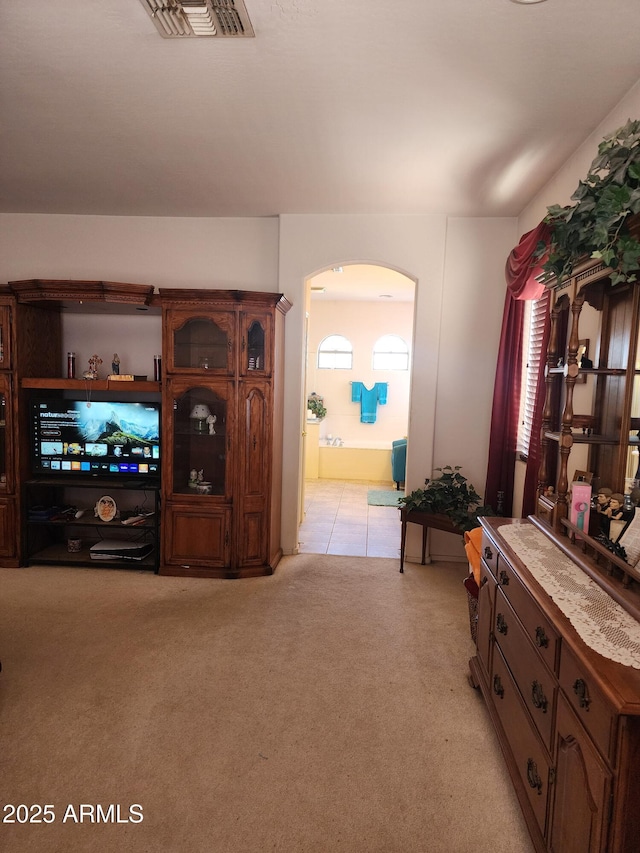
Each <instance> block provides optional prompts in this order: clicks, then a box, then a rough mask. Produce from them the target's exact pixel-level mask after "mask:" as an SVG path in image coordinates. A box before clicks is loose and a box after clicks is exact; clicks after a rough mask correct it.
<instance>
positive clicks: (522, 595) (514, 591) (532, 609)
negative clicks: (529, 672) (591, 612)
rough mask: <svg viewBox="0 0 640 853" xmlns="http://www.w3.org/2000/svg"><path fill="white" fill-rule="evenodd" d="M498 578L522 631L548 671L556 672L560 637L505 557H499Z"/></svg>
mask: <svg viewBox="0 0 640 853" xmlns="http://www.w3.org/2000/svg"><path fill="white" fill-rule="evenodd" d="M497 581H498V585H499V587H500V589H501V590H502V591H503V592H504V594H505V596H506V597H507V598H508V599H509V601H510V603H511V605H512V607H513V609H514V610H515V611H516V613H517V614H518V617H519V618H520V621H521V622H522V625H523V627H524V630H525V631H526V633H527V635H528V636H529V637H530V638H531V642H532V643H533V644H534V646H535V647H536V649H537V650H538V653H539V654H540V657H541V658H542V660H544V662H545V663H546V665H547V666H548V667H549V669H550V670H551V672H553V673H555V674H556V675H557V674H558V664H559V661H560V637H559V636H558V633H557V632H556V630H555V628H554V627H553V626H552V624H551V622H549V620H548V619H547V618H546V616H544V615H543V613H542V611H541V610H540V608H539V607H538V605H537V604H536V603H535V601H534V600H533V599H532V598H531V595H530V594H529V592H528V591H527V590H526V589H525V587H524V586H523V585H522V582H521V581H520V579H519V578H518V576H517V574H516V573H515V572H514V571H513V569H512V568H511V566H510V565H509V563H507V562H506V560H504V559H500V566H499V569H498V575H497Z"/></svg>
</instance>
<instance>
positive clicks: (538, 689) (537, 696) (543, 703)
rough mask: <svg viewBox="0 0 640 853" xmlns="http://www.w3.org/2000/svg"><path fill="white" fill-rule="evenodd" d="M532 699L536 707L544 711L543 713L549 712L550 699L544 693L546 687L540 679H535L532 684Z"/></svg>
mask: <svg viewBox="0 0 640 853" xmlns="http://www.w3.org/2000/svg"><path fill="white" fill-rule="evenodd" d="M531 701H532V702H533V705H534V707H535V708H537V709H538V710H539V711H542V713H543V714H546V713H547V708H548V706H549V701H548V699H547V697H546V696H545V695H544V689H543V687H542V684H540V682H539V681H534V682H533V683H532V685H531Z"/></svg>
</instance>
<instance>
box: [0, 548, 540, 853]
mask: <svg viewBox="0 0 640 853" xmlns="http://www.w3.org/2000/svg"><path fill="white" fill-rule="evenodd" d="M465 574H466V571H465V567H464V565H460V564H454V563H443V564H435V563H434V564H431V565H429V566H420V565H416V564H408V565H407V566H406V567H405V573H404V574H403V575H401V574H400V573H399V572H398V567H397V560H389V559H370V558H354V557H334V556H317V555H311V554H305V555H299V556H296V557H286V558H284V559H283V560H282V561H281V563H280V566H279V567H278V569H277V571H276V573H275V575H273V576H272V577H268V578H257V579H253V580H243V581H218V580H201V579H193V578H166V577H157V576H155V575H149V574H146V573H142V572H135V571H109V570H105V569H68V568H64V567H60V568H48V567H47V568H44V567H43V568H39V567H33V568H28V569H18V570H7V569H3V570H1V571H0V658H1V659H2V664H3V671H2V673H1V674H0V743H1V752H0V778H1V779H2V786H1V787H2V800H3V804H4V803H14V804H18V803H22V804H43V805H44V804H50V805H51V806H52V809H51V810H50V811H53V812H54V814H55V820H53V821H52V822H51V823H49V824H46V823H39V824H31V823H30V824H17V823H16V824H6V823H5V824H0V848H1V849H3V850H7V851H11V853H54V851H56V853H57V851H60V853H63V851H64V853H76V851H77V853H81V852H82V853H98V851H99V853H129V851H135V853H138V851H139V853H143V851H144V853H147V852H148V853H165V852H166V853H185V851H189V853H261V851H276V853H334V851H344V853H452V852H453V853H495V851H496V850H508V851H510V853H530V851H531V849H532V848H531V846H530V843H529V840H528V835H527V832H526V829H525V827H524V824H523V821H522V818H521V814H520V810H519V807H518V805H517V802H516V799H515V795H514V793H513V791H512V788H511V784H510V781H509V778H508V774H507V771H506V769H505V765H504V762H503V759H502V756H501V753H500V750H499V747H498V744H497V741H496V738H495V736H494V733H493V731H492V729H491V726H490V724H489V721H488V717H487V713H486V710H485V707H484V704H483V701H482V698H481V696H480V695H479V694H478V693H477V692H476V691H474V690H473V689H472V688H471V687H470V686H469V684H468V682H467V672H468V668H467V662H468V659H469V657H470V655H471V654H472V653H473V646H472V643H471V639H470V634H469V623H468V617H467V604H466V597H465V594H464V590H463V587H462V579H463V577H464V575H465ZM81 804H84V805H85V806H86V807H87V809H88V808H89V807H95V806H96V805H97V804H100V805H101V807H102V809H103V812H104V813H106V814H109V812H108V807H109V805H111V804H113V805H114V807H115V806H116V805H119V806H120V816H121V821H126V820H127V818H128V817H129V816H130V814H131V813H130V812H129V809H130V806H131V805H132V804H139V805H140V806H141V807H142V814H143V820H142V821H141V822H138V823H133V822H128V821H127V822H120V823H111V822H110V823H104V822H101V823H93V822H91V821H90V820H89V819H88V815H89V813H90V812H89V811H87V809H85V816H86V817H85V820H84V821H83V822H82V823H78V822H77V817H78V815H79V814H80V805H81ZM69 806H72V807H73V814H74V815H75V816H76V819H75V820H74V818H73V817H72V816H71V815H70V813H69ZM65 813H66V814H67V815H68V817H67V820H66V821H65V820H64V816H65ZM137 813H138V810H134V815H135V814H137ZM111 814H112V816H113V817H114V818H115V815H116V814H117V813H116V812H115V808H114V810H113V811H112V812H111ZM94 815H95V810H94Z"/></svg>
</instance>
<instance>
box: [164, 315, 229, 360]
mask: <svg viewBox="0 0 640 853" xmlns="http://www.w3.org/2000/svg"><path fill="white" fill-rule="evenodd" d="M234 321H235V315H234V314H233V313H227V314H225V313H223V312H219V313H212V314H209V315H207V316H199V317H194V316H192V315H191V314H183V313H182V312H179V311H176V312H172V313H171V319H170V324H171V336H170V342H169V365H168V369H169V371H170V372H172V371H175V372H180V373H182V372H184V371H189V372H192V371H194V372H196V371H197V372H200V371H210V372H212V373H225V374H231V373H233V370H234V359H233V347H234V334H233V329H234Z"/></svg>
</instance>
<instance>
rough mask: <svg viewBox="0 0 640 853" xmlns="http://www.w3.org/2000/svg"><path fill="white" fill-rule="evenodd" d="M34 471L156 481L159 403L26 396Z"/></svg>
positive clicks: (158, 466)
mask: <svg viewBox="0 0 640 853" xmlns="http://www.w3.org/2000/svg"><path fill="white" fill-rule="evenodd" d="M30 415H31V470H32V473H33V474H34V475H42V474H44V475H47V476H52V477H54V476H65V477H66V476H69V477H111V478H118V479H120V480H135V481H136V482H138V481H145V480H149V481H150V480H158V479H159V477H160V404H159V403H157V402H155V403H154V402H152V403H147V402H144V403H143V402H128V401H124V400H119V401H112V400H110V401H108V402H101V401H93V400H92V401H91V403H90V404H88V403H87V401H86V400H66V399H65V400H62V399H33V400H31V410H30Z"/></svg>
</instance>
